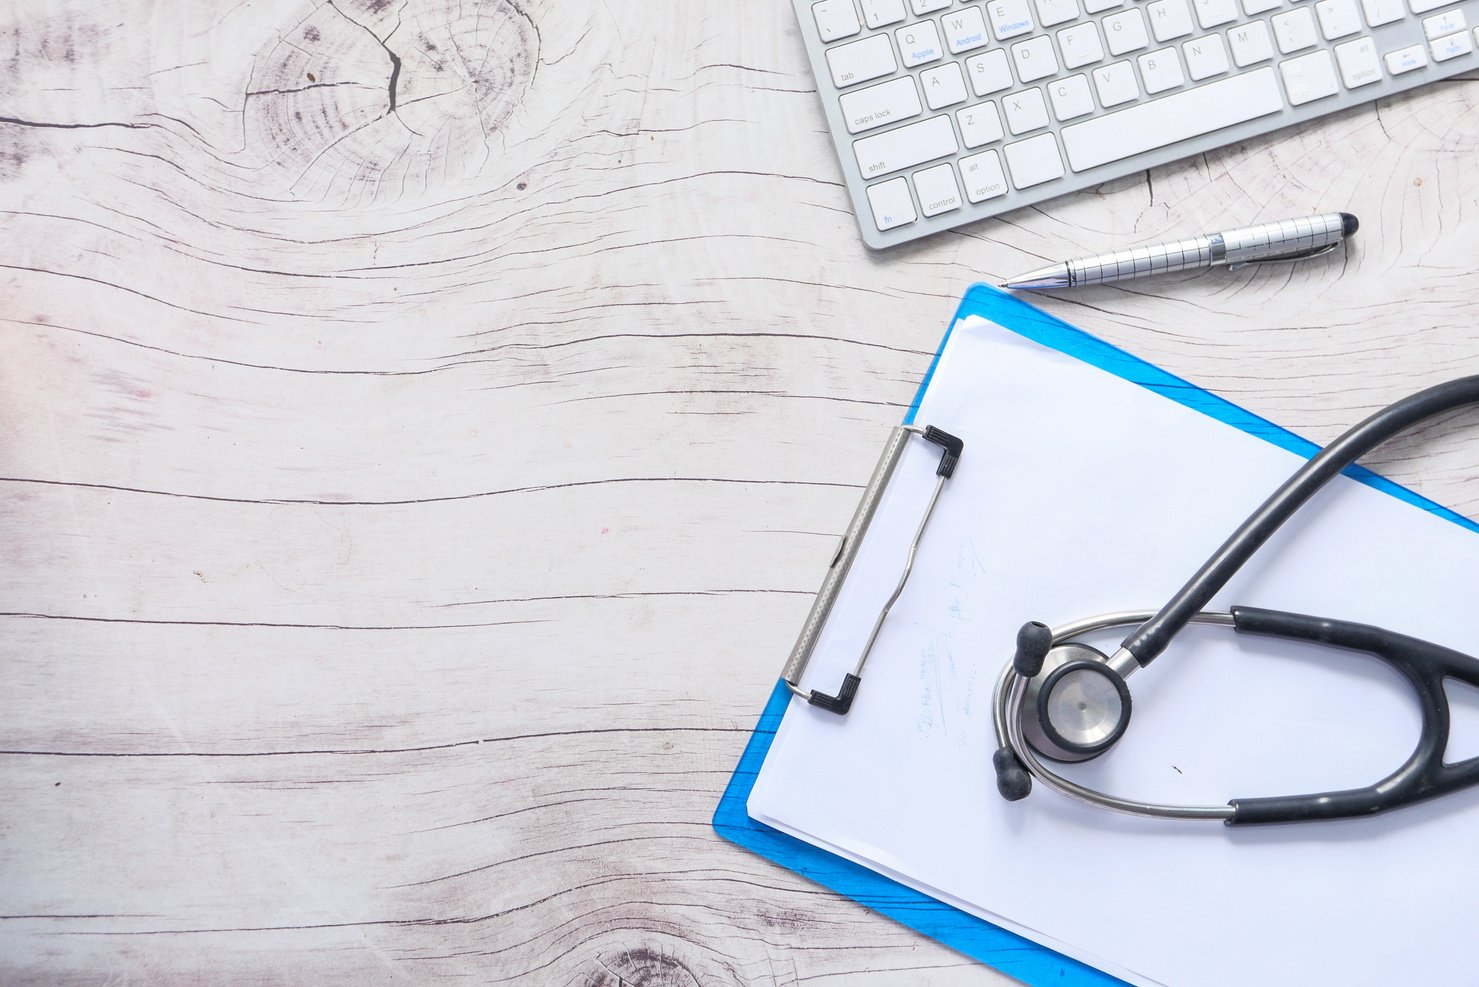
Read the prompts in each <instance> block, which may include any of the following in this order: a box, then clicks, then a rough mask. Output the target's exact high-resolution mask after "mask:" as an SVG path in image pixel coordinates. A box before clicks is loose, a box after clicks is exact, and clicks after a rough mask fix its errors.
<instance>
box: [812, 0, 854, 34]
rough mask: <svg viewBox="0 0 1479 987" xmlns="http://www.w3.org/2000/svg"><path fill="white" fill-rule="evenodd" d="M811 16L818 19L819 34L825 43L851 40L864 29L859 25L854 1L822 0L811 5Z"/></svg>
mask: <svg viewBox="0 0 1479 987" xmlns="http://www.w3.org/2000/svg"><path fill="white" fill-rule="evenodd" d="M811 16H812V17H814V18H816V22H817V34H819V35H821V36H822V40H823V41H838V40H841V39H842V38H850V37H852V36H853V35H854V34H857V33H858V32H859V31H861V30H862V29H863V25H861V24H859V23H858V10H857V8H856V7H854V6H853V5H852V0H822V2H821V3H814V4H812V5H811Z"/></svg>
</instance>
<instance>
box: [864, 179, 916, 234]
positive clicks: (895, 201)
mask: <svg viewBox="0 0 1479 987" xmlns="http://www.w3.org/2000/svg"><path fill="white" fill-rule="evenodd" d="M868 205H869V207H871V208H872V210H873V223H874V225H876V226H877V227H878V232H880V233H882V232H883V231H884V230H891V229H894V228H895V227H898V226H908V225H909V224H910V223H912V222H914V221H915V220H916V219H918V218H919V216H918V215H917V214H916V213H915V212H914V200H913V199H911V198H909V183H908V182H906V181H905V180H904V179H902V178H895V179H893V180H892V181H888V182H879V183H878V184H877V185H869V186H868Z"/></svg>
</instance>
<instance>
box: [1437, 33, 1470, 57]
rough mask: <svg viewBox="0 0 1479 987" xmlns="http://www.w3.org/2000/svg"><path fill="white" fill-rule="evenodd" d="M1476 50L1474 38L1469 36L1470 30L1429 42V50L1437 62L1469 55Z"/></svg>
mask: <svg viewBox="0 0 1479 987" xmlns="http://www.w3.org/2000/svg"><path fill="white" fill-rule="evenodd" d="M1473 50H1474V39H1473V38H1471V37H1469V35H1468V32H1465V33H1463V34H1450V35H1449V36H1448V37H1446V38H1439V39H1438V40H1437V41H1429V42H1428V52H1429V53H1430V54H1431V55H1432V56H1433V61H1435V62H1446V61H1448V60H1449V59H1450V58H1458V57H1459V56H1460V55H1467V54H1469V53H1470V52H1471V51H1473Z"/></svg>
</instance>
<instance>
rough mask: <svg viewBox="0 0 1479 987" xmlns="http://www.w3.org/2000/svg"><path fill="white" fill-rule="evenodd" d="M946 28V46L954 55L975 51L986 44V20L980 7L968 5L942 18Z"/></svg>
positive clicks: (941, 21)
mask: <svg viewBox="0 0 1479 987" xmlns="http://www.w3.org/2000/svg"><path fill="white" fill-rule="evenodd" d="M940 24H941V25H942V26H943V27H944V28H945V47H947V48H949V49H950V53H951V54H953V55H959V54H960V53H961V52H963V51H974V50H975V49H977V48H980V47H981V46H982V45H984V44H986V42H987V40H988V39H987V37H986V21H985V20H984V19H983V18H982V17H981V8H980V7H966V8H965V9H964V10H958V11H956V12H955V13H953V14H946V15H945V16H944V17H941V18H940Z"/></svg>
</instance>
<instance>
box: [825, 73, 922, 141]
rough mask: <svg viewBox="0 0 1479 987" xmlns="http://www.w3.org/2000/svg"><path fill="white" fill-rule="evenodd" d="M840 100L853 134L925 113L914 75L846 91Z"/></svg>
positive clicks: (843, 114)
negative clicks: (920, 102)
mask: <svg viewBox="0 0 1479 987" xmlns="http://www.w3.org/2000/svg"><path fill="white" fill-rule="evenodd" d="M837 101H838V103H839V104H841V106H842V118H843V120H845V121H847V132H848V133H849V134H860V133H862V132H863V131H865V130H872V129H873V128H875V127H882V126H883V125H884V124H888V123H898V122H899V121H900V120H907V119H909V118H910V117H912V116H918V115H919V114H920V112H922V110H921V107H920V105H919V92H918V90H916V89H915V88H914V79H913V78H912V77H911V76H905V77H904V78H902V79H894V80H893V81H892V82H884V83H881V84H880V85H876V86H869V87H868V88H867V89H858V90H855V91H853V92H850V93H844V94H843V95H842V96H839V97H838V100H837Z"/></svg>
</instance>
